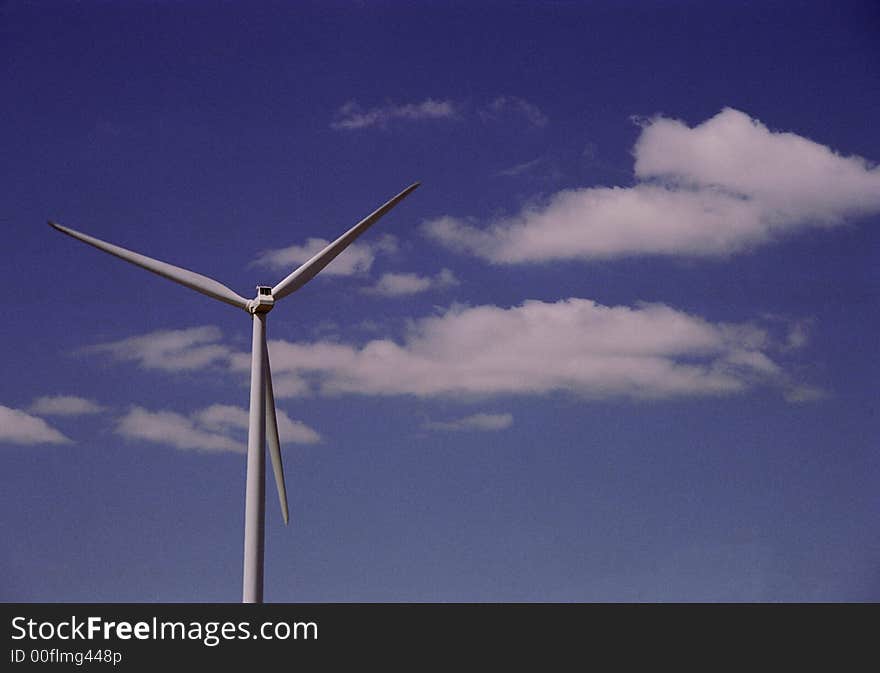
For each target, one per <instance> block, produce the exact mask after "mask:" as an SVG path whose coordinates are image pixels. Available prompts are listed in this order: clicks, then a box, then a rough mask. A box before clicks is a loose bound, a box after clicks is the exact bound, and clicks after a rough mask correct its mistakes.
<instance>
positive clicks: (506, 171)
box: [495, 157, 544, 178]
mask: <svg viewBox="0 0 880 673" xmlns="http://www.w3.org/2000/svg"><path fill="white" fill-rule="evenodd" d="M542 164H544V158H543V157H538V158H537V159H532V160H531V161H523V162H522V163H519V164H515V165H513V166H510V167H508V168H503V169H501V170H500V171H497V172H496V173H495V175H499V176H503V177H507V178H514V177H517V176H519V175H523V174H525V173H528V172H530V171H532V170H533V169H535V168H538V167H539V166H541V165H542Z"/></svg>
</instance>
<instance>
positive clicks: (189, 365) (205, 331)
mask: <svg viewBox="0 0 880 673" xmlns="http://www.w3.org/2000/svg"><path fill="white" fill-rule="evenodd" d="M220 338H221V333H220V330H219V329H218V328H216V327H212V326H203V327H191V328H189V329H181V330H158V331H155V332H150V333H149V334H144V335H141V336H136V337H129V338H127V339H122V340H120V341H113V342H109V343H104V344H98V345H96V346H90V347H89V348H87V349H86V351H87V352H92V353H109V354H110V355H111V356H112V357H114V358H115V359H117V360H123V361H132V362H137V363H138V364H139V365H140V366H141V367H143V368H144V369H161V370H164V371H180V370H193V369H203V368H205V367H207V366H209V365H212V364H222V363H224V362H225V361H227V360H228V359H229V356H230V351H229V349H228V348H227V347H225V346H223V345H222V344H219V343H217V342H219V341H220Z"/></svg>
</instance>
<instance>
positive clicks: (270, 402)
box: [263, 347, 290, 525]
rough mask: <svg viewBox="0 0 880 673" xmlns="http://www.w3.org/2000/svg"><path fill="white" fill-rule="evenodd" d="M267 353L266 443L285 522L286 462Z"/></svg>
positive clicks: (267, 353) (264, 350) (287, 516)
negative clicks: (282, 458) (282, 456)
mask: <svg viewBox="0 0 880 673" xmlns="http://www.w3.org/2000/svg"><path fill="white" fill-rule="evenodd" d="M263 352H264V353H265V354H266V356H265V359H264V363H265V376H264V378H265V379H266V443H267V444H268V445H269V456H270V457H271V458H272V472H274V473H275V487H276V488H277V489H278V502H279V503H280V504H281V516H282V517H284V524H285V525H287V523H288V521H289V520H290V514H289V512H288V509H287V488H286V487H285V485H284V464H283V463H282V462H281V441H280V440H279V439H278V419H277V418H276V417H275V393H274V392H273V390H272V368H271V367H270V366H269V349H268V347H266V348H264V349H263Z"/></svg>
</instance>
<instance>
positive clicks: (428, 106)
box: [330, 98, 458, 131]
mask: <svg viewBox="0 0 880 673" xmlns="http://www.w3.org/2000/svg"><path fill="white" fill-rule="evenodd" d="M457 115H458V110H457V108H456V106H455V104H454V103H452V101H449V100H435V99H433V98H427V99H425V100H423V101H422V102H420V103H405V104H402V105H396V104H393V103H386V104H385V105H380V106H378V107H374V108H369V109H366V110H365V109H363V108H362V107H361V106H360V105H359V104H358V103H357V102H356V101H349V102H348V103H346V104H345V105H343V106H342V107H341V108H340V109H339V110H337V112H336V115H335V119H334V121H333V122H332V123H331V124H330V126H331V127H332V128H334V129H338V130H346V131H351V130H356V129H365V128H370V127H374V126H378V127H380V128H385V127H387V126H388V124H390V123H391V122H392V121H397V120H410V121H415V120H425V119H453V118H455V117H456V116H457Z"/></svg>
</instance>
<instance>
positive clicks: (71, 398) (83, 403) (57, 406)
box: [30, 395, 104, 416]
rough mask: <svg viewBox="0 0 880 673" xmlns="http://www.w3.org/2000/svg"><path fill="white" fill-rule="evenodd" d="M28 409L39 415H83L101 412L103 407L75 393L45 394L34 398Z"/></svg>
mask: <svg viewBox="0 0 880 673" xmlns="http://www.w3.org/2000/svg"><path fill="white" fill-rule="evenodd" d="M30 411H31V412H32V413H34V414H39V415H41V416H85V415H88V414H98V413H101V412H102V411H104V407H102V406H101V405H100V404H98V403H97V402H95V401H93V400H89V399H86V398H84V397H77V396H75V395H47V396H44V397H38V398H37V399H35V400H34V403H33V404H31V406H30Z"/></svg>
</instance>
